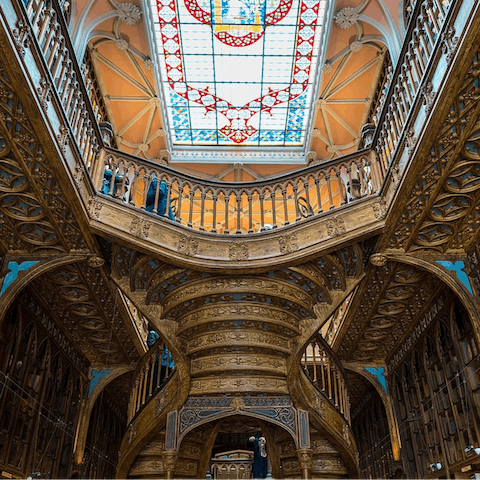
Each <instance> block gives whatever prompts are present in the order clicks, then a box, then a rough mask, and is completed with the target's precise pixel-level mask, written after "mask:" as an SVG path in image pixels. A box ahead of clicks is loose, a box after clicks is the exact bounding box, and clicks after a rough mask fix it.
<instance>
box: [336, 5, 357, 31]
mask: <svg viewBox="0 0 480 480" xmlns="http://www.w3.org/2000/svg"><path fill="white" fill-rule="evenodd" d="M335 23H336V24H337V25H338V26H339V27H340V28H342V29H344V30H345V29H347V28H350V27H353V26H354V25H356V24H357V23H358V13H357V11H356V10H355V9H354V8H351V7H345V8H342V9H341V10H340V11H338V12H337V14H336V15H335Z"/></svg>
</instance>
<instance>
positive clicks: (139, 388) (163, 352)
mask: <svg viewBox="0 0 480 480" xmlns="http://www.w3.org/2000/svg"><path fill="white" fill-rule="evenodd" d="M174 373H175V364H174V361H173V358H172V354H171V353H170V352H169V350H168V348H167V346H166V345H165V343H164V342H163V340H162V339H161V338H159V339H158V340H157V341H156V342H155V343H154V344H153V345H152V346H151V347H150V349H149V350H148V351H147V353H146V354H145V355H144V356H143V357H142V359H141V360H140V362H139V363H138V365H137V368H136V369H135V372H134V374H133V378H132V387H131V390H130V401H129V404H128V420H127V421H128V422H129V423H130V422H131V421H132V419H133V418H134V417H135V416H136V415H137V414H138V412H139V411H140V410H142V409H143V407H144V406H145V405H146V404H147V403H148V402H149V400H150V399H151V398H153V397H154V396H155V394H156V393H157V392H159V391H160V390H162V389H163V388H164V387H165V385H166V384H167V383H168V381H169V380H170V378H172V376H173V374H174Z"/></svg>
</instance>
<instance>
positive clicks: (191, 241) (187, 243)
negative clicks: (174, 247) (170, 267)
mask: <svg viewBox="0 0 480 480" xmlns="http://www.w3.org/2000/svg"><path fill="white" fill-rule="evenodd" d="M197 250H198V239H196V238H192V237H187V236H186V235H182V236H181V237H180V240H179V241H178V251H179V253H183V254H184V255H187V256H189V257H194V256H195V255H196V254H197Z"/></svg>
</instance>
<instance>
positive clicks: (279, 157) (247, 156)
mask: <svg viewBox="0 0 480 480" xmlns="http://www.w3.org/2000/svg"><path fill="white" fill-rule="evenodd" d="M319 2H320V3H322V2H324V3H325V10H324V12H325V13H324V16H323V18H322V19H321V22H322V23H321V26H320V28H321V31H320V33H319V50H318V57H317V64H316V67H315V68H316V71H315V72H314V75H313V82H312V84H313V86H314V90H313V92H312V100H311V105H310V108H309V112H308V119H307V123H306V128H305V138H304V144H303V145H302V146H298V147H287V146H236V145H232V146H224V145H222V146H212V145H173V143H172V139H171V136H170V131H169V129H170V125H169V120H168V118H169V117H168V111H167V101H166V98H165V94H164V81H163V79H162V75H161V71H160V56H159V54H158V51H159V50H158V46H157V44H156V43H157V40H156V32H155V26H154V24H155V21H154V18H153V15H154V12H153V9H152V5H155V7H156V0H142V7H143V13H144V15H145V20H146V21H145V27H146V29H147V37H148V44H149V48H150V51H151V52H154V54H153V57H154V58H153V59H152V60H153V63H154V65H155V67H154V70H155V76H156V82H157V89H158V96H159V99H160V103H161V107H160V108H161V112H162V121H163V125H164V130H165V133H166V135H165V138H166V142H167V150H168V152H169V154H170V159H169V162H170V163H171V164H173V163H199V162H200V161H201V162H202V163H221V164H232V163H245V164H278V163H282V164H298V165H304V164H306V163H307V157H308V151H309V148H310V143H311V133H312V128H313V122H314V119H315V102H316V99H317V98H318V94H319V89H320V81H321V76H322V65H323V64H324V62H325V56H326V48H323V47H324V45H326V43H327V40H328V38H329V36H330V29H331V23H332V21H333V15H334V12H333V6H334V3H335V2H334V1H333V0H319ZM317 28H318V26H317Z"/></svg>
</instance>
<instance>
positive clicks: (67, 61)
mask: <svg viewBox="0 0 480 480" xmlns="http://www.w3.org/2000/svg"><path fill="white" fill-rule="evenodd" d="M62 5H63V9H64V8H65V5H68V3H67V2H62ZM25 10H26V15H27V17H28V19H29V21H30V27H31V32H32V34H33V36H34V37H35V39H36V41H37V44H38V47H39V48H40V50H41V52H42V54H43V57H44V60H45V64H46V67H47V69H48V70H49V72H50V78H49V79H45V82H46V85H45V88H47V87H50V88H52V87H53V88H54V89H55V90H56V94H57V95H58V99H59V101H60V102H61V104H62V107H63V110H64V113H65V116H66V118H67V119H68V123H69V126H70V129H71V133H72V134H73V140H75V142H76V144H77V146H78V148H79V150H80V152H81V155H82V158H83V160H84V162H85V165H86V166H87V168H89V167H90V166H91V164H92V161H93V159H94V157H95V153H96V152H98V150H99V149H100V147H101V145H102V141H101V134H100V129H99V126H98V123H97V121H101V120H102V118H100V117H99V114H98V111H97V112H94V111H93V109H92V105H91V103H90V93H89V92H88V91H87V89H86V88H85V83H84V75H82V73H81V71H80V69H79V66H78V63H77V60H76V58H75V53H74V50H73V47H72V45H71V43H70V37H69V33H68V30H67V27H66V25H65V19H64V16H63V13H62V12H63V10H62V6H61V5H60V4H59V3H58V1H57V0H46V1H45V0H28V1H27V2H26V6H25ZM47 84H48V85H47ZM64 128H65V129H67V127H66V126H64ZM62 135H65V136H66V137H70V136H71V134H70V132H68V129H67V130H65V131H64V132H62Z"/></svg>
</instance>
